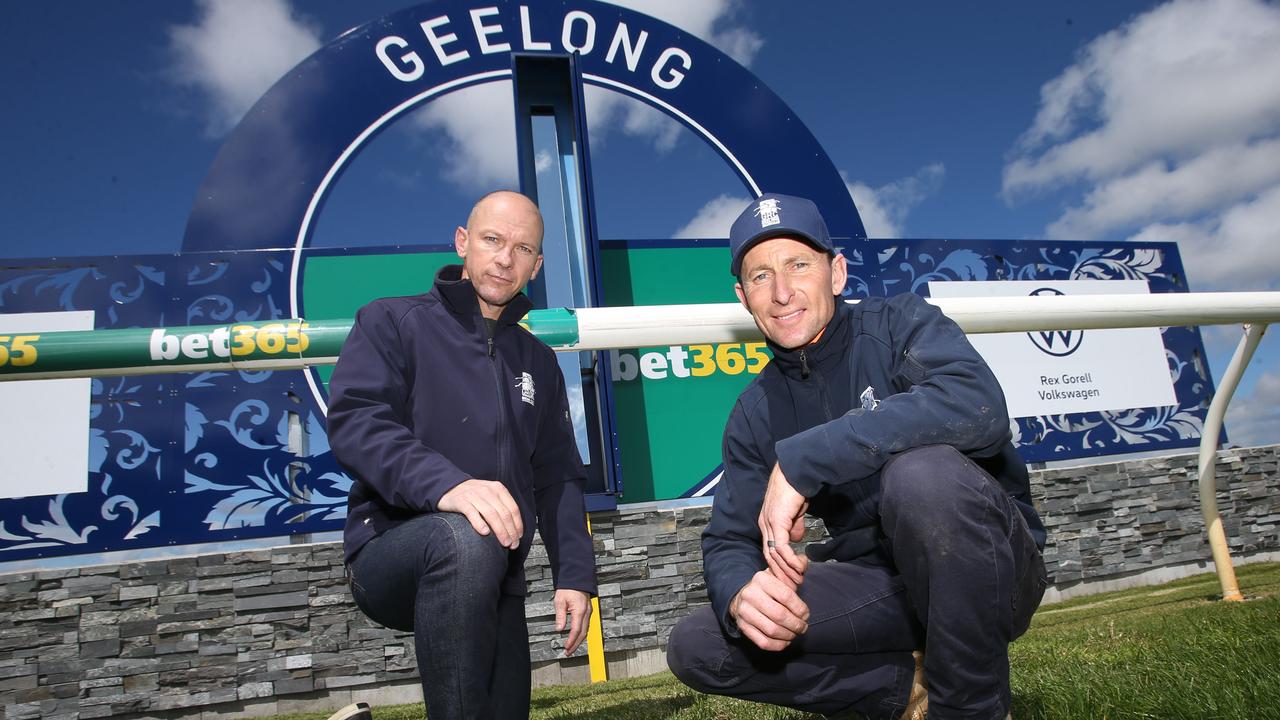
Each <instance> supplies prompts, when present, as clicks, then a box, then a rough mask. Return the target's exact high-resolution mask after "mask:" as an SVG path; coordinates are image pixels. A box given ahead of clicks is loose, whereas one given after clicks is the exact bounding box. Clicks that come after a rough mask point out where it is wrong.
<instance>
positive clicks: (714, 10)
mask: <svg viewBox="0 0 1280 720" xmlns="http://www.w3.org/2000/svg"><path fill="white" fill-rule="evenodd" d="M609 1H610V3H611V4H613V5H620V6H622V7H625V8H630V9H631V10H635V11H636V12H640V13H644V14H645V15H650V16H652V17H656V18H658V19H659V20H661V21H663V22H665V23H668V24H671V25H675V26H676V27H678V28H680V29H681V30H684V31H686V32H689V33H692V34H694V35H696V36H697V37H698V38H699V39H701V40H704V41H706V42H708V43H710V44H712V45H714V46H715V47H716V48H718V49H719V50H720V51H721V52H723V53H725V54H727V55H728V56H729V57H731V58H733V59H734V60H737V61H738V62H740V63H742V64H743V65H750V64H751V61H752V60H753V59H755V55H756V53H757V52H759V50H760V48H761V47H763V46H764V39H763V38H761V37H760V36H759V35H758V34H756V33H755V32H753V31H752V30H750V29H748V28H746V27H743V26H741V25H737V24H734V18H735V17H736V16H737V14H738V12H739V10H740V9H741V8H742V6H743V3H742V2H741V0H698V1H697V2H689V0H609Z"/></svg>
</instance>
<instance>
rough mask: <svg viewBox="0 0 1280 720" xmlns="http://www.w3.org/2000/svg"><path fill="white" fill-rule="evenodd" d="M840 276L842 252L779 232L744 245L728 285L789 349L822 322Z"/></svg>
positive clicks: (828, 314)
mask: <svg viewBox="0 0 1280 720" xmlns="http://www.w3.org/2000/svg"><path fill="white" fill-rule="evenodd" d="M844 282H845V265H844V256H843V255H836V256H835V257H834V258H831V257H828V256H827V254H826V253H825V252H822V251H821V250H817V249H815V248H813V247H812V246H810V245H809V244H808V243H805V242H801V241H799V240H793V239H791V238H788V237H780V238H773V239H770V240H765V241H763V242H761V243H759V244H758V245H756V246H755V247H753V248H751V249H750V250H748V251H747V254H746V256H745V257H743V259H742V276H741V278H740V280H739V281H738V282H737V283H736V284H735V285H734V286H733V289H734V291H736V292H737V293H738V300H740V301H742V304H743V305H744V306H746V308H747V310H748V311H750V312H751V317H753V318H755V321H756V326H757V327H759V328H760V331H761V332H763V333H764V334H765V337H767V338H769V339H770V340H772V341H773V342H774V343H775V344H777V345H779V346H781V347H784V348H786V349H788V350H792V349H795V348H798V347H800V346H802V345H806V344H808V343H810V342H812V341H813V339H814V338H815V337H817V336H818V333H820V332H822V329H823V328H824V327H826V326H827V323H828V322H830V320H831V316H832V314H833V313H834V312H835V307H836V303H835V296H836V295H837V294H839V293H840V292H841V291H842V290H844Z"/></svg>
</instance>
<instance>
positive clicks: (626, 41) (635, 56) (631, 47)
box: [604, 22, 649, 72]
mask: <svg viewBox="0 0 1280 720" xmlns="http://www.w3.org/2000/svg"><path fill="white" fill-rule="evenodd" d="M629 32H630V31H629V30H628V29H627V24H626V23H624V22H620V23H618V31H617V32H615V33H614V34H613V42H611V43H609V52H608V53H607V54H606V55H605V56H604V61H605V62H607V63H612V62H613V60H614V58H616V57H617V56H618V49H619V48H621V49H622V57H623V61H624V62H625V63H626V64H627V69H628V70H630V71H631V72H635V71H636V66H637V65H639V64H640V55H641V54H643V53H644V44H645V42H647V41H648V40H649V32H648V31H647V30H641V31H640V39H639V40H637V41H636V42H635V43H634V44H633V43H632V42H631V35H630V34H629Z"/></svg>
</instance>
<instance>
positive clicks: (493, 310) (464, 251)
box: [453, 193, 542, 320]
mask: <svg viewBox="0 0 1280 720" xmlns="http://www.w3.org/2000/svg"><path fill="white" fill-rule="evenodd" d="M453 242H454V246H455V247H456V249H457V251H458V256H459V257H461V258H462V277H464V278H468V279H470V280H471V284H472V285H473V286H474V287H475V289H476V296H477V298H478V299H479V301H480V312H481V314H483V315H484V316H485V317H487V318H490V319H492V320H496V319H497V318H498V316H499V315H501V314H502V308H503V307H505V306H506V305H507V303H509V302H511V298H513V297H515V296H516V293H518V292H520V291H521V290H522V289H524V286H525V285H527V284H528V283H529V281H530V280H531V279H533V278H535V277H537V276H538V270H539V269H541V268H542V217H541V216H540V215H539V214H538V209H537V208H536V207H535V206H534V205H533V203H532V202H530V201H529V199H528V198H525V197H524V196H522V195H518V194H516V193H497V194H494V195H490V196H489V197H487V198H485V199H484V200H481V201H480V203H479V204H477V205H476V207H475V208H474V209H473V210H472V211H471V216H470V217H469V218H467V226H466V227H465V228H462V227H460V228H458V229H457V230H456V231H455V232H454V237H453Z"/></svg>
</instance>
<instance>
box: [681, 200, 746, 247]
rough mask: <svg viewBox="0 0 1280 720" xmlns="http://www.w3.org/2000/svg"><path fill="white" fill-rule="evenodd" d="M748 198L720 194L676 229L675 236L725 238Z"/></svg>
mask: <svg viewBox="0 0 1280 720" xmlns="http://www.w3.org/2000/svg"><path fill="white" fill-rule="evenodd" d="M749 202H751V199H750V198H747V197H737V196H734V195H720V196H717V197H716V198H715V199H713V200H711V201H710V202H708V203H707V204H706V205H703V206H702V208H701V209H700V210H698V214H697V215H694V216H693V219H692V220H690V221H689V222H687V223H685V225H684V226H683V227H681V228H680V229H679V230H676V232H675V236H674V237H677V238H727V237H729V227H730V226H732V225H733V221H734V220H736V219H737V218H738V214H739V213H741V212H742V209H743V208H745V207H746V206H747V203H749Z"/></svg>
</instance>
